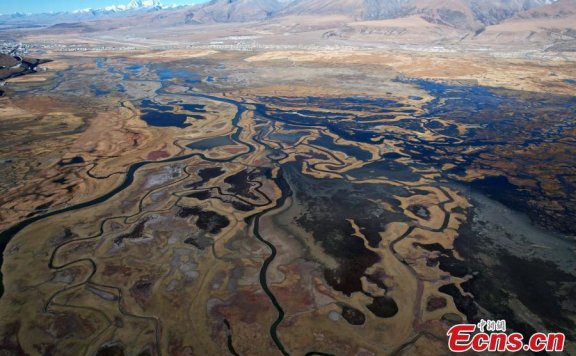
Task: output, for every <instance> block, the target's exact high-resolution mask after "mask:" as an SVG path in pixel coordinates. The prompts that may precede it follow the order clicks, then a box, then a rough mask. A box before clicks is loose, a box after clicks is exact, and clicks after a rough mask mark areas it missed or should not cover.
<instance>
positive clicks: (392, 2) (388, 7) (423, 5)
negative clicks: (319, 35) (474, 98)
mask: <svg viewBox="0 0 576 356" xmlns="http://www.w3.org/2000/svg"><path fill="white" fill-rule="evenodd" d="M550 2H551V0H388V1H381V0H296V1H294V2H293V3H291V4H289V5H288V6H287V7H286V8H285V9H284V10H283V11H282V12H281V13H282V14H284V15H307V16H322V15H346V16H348V17H349V18H351V19H353V20H381V19H391V18H398V17H406V16H410V15H419V16H421V17H422V18H424V19H425V20H426V21H428V22H430V23H434V24H441V25H447V26H451V27H455V28H460V29H467V30H479V29H481V28H483V27H484V26H486V25H493V24H497V23H500V22H502V21H503V20H505V19H508V18H511V17H513V16H514V15H516V14H518V13H520V12H522V11H526V10H529V9H532V8H534V7H539V6H543V5H547V4H549V3H550Z"/></svg>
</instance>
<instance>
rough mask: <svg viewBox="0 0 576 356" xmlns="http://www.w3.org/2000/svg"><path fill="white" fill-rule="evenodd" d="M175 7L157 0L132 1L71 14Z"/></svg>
mask: <svg viewBox="0 0 576 356" xmlns="http://www.w3.org/2000/svg"><path fill="white" fill-rule="evenodd" d="M173 7H176V5H164V4H162V3H161V2H160V1H158V0H144V1H142V0H132V1H130V2H129V3H128V4H125V5H111V6H106V7H104V8H101V9H91V8H86V9H79V10H75V11H72V13H73V14H86V13H95V12H104V13H106V12H120V11H130V10H151V9H156V10H161V9H169V8H173Z"/></svg>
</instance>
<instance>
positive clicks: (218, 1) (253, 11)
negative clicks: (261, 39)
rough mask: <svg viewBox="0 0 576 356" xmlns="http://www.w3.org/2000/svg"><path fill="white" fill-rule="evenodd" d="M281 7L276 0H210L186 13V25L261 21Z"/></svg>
mask: <svg viewBox="0 0 576 356" xmlns="http://www.w3.org/2000/svg"><path fill="white" fill-rule="evenodd" d="M282 6H283V5H282V4H281V3H280V2H278V1H277V0H212V1H210V2H208V3H207V4H204V5H199V6H195V7H193V8H192V10H189V11H187V14H186V23H212V22H245V21H256V20H263V19H266V18H270V17H271V16H273V15H274V14H276V13H277V12H278V11H279V10H280V9H281V8H282Z"/></svg>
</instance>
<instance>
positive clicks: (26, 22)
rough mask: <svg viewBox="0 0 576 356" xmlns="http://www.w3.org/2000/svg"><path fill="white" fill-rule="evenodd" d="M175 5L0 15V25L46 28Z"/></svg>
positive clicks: (146, 1) (147, 0) (144, 0)
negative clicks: (63, 23) (61, 23)
mask: <svg viewBox="0 0 576 356" xmlns="http://www.w3.org/2000/svg"><path fill="white" fill-rule="evenodd" d="M177 7H179V6H177V5H164V4H162V3H161V2H160V1H158V0H131V1H130V2H129V3H128V4H124V5H112V6H107V7H104V8H99V9H92V8H85V9H78V10H74V11H62V12H50V13H42V14H21V13H17V14H10V15H0V25H2V24H4V25H8V26H10V25H16V26H33V27H38V26H47V25H52V24H55V23H60V22H81V21H91V20H99V19H108V18H116V17H121V16H132V15H139V14H142V13H147V12H154V11H159V10H166V9H173V8H177Z"/></svg>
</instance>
